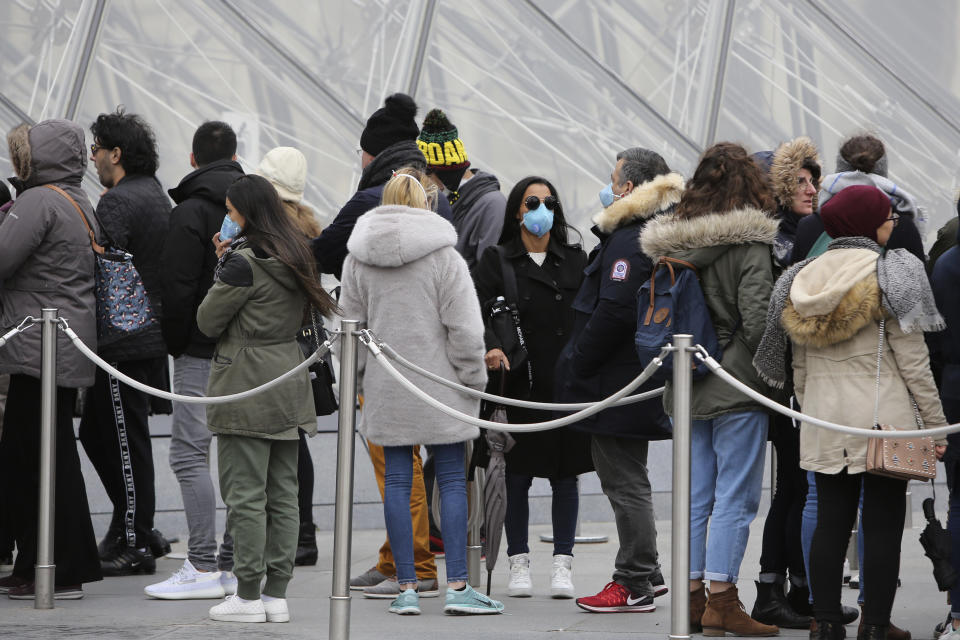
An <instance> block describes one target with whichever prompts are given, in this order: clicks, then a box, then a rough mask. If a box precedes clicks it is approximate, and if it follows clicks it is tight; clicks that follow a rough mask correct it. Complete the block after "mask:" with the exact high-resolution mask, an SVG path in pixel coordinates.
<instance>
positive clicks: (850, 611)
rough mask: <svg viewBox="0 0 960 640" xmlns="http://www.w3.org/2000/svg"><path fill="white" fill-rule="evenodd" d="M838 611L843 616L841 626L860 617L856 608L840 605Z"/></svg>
mask: <svg viewBox="0 0 960 640" xmlns="http://www.w3.org/2000/svg"><path fill="white" fill-rule="evenodd" d="M840 611H841V613H842V615H843V624H850V623H851V622H853V621H854V620H856V619H857V618H859V617H860V612H859V611H857V608H856V607H848V606H847V605H845V604H842V605H840Z"/></svg>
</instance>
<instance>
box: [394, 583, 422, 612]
mask: <svg viewBox="0 0 960 640" xmlns="http://www.w3.org/2000/svg"><path fill="white" fill-rule="evenodd" d="M389 611H390V613H399V614H400V615H402V616H418V615H420V595H419V594H418V593H417V592H416V591H415V590H413V589H407V590H406V591H401V592H400V595H398V596H397V597H396V598H394V600H393V602H391V603H390V609H389Z"/></svg>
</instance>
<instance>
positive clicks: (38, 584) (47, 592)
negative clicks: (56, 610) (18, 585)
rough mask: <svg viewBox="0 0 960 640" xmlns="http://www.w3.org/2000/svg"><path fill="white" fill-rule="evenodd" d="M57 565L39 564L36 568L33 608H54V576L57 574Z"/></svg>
mask: <svg viewBox="0 0 960 640" xmlns="http://www.w3.org/2000/svg"><path fill="white" fill-rule="evenodd" d="M56 571H57V565H55V564H48V565H41V564H38V565H36V567H35V568H34V574H33V575H34V583H33V591H34V596H33V608H34V609H53V594H54V582H53V581H54V576H55V575H56Z"/></svg>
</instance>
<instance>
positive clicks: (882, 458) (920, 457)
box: [867, 319, 937, 480]
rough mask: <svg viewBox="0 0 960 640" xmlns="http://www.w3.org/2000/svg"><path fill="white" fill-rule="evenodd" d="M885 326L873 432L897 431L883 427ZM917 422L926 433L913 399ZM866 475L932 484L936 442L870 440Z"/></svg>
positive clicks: (882, 324)
mask: <svg viewBox="0 0 960 640" xmlns="http://www.w3.org/2000/svg"><path fill="white" fill-rule="evenodd" d="M885 333H886V322H885V320H884V319H881V320H880V340H879V346H878V347H877V396H876V401H875V403H874V409H873V429H874V430H877V431H881V430H882V431H894V430H895V429H894V427H892V426H891V425H886V424H885V425H881V424H880V363H881V361H882V360H883V337H884V335H885ZM910 402H912V403H913V415H914V420H915V421H916V423H917V428H918V429H923V419H922V418H921V417H920V410H919V408H918V407H917V403H916V401H915V400H914V399H913V396H912V395H911V396H910ZM867 473H873V474H876V475H880V476H887V477H888V478H896V479H898V480H933V479H934V478H936V477H937V454H936V450H935V448H934V443H933V438H931V437H930V436H921V435H917V436H914V437H912V438H903V439H901V438H896V439H894V438H870V439H869V440H868V441H867Z"/></svg>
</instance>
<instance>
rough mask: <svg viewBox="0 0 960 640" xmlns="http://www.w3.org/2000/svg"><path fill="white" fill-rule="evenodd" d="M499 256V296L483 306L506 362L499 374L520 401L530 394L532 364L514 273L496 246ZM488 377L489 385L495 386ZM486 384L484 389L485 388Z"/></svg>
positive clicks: (501, 251) (500, 249)
mask: <svg viewBox="0 0 960 640" xmlns="http://www.w3.org/2000/svg"><path fill="white" fill-rule="evenodd" d="M496 251H497V256H498V257H499V258H500V270H501V272H502V274H503V292H504V295H503V296H498V297H497V298H496V299H494V300H490V301H487V303H486V304H485V305H484V306H485V308H486V309H487V313H488V315H489V322H490V328H491V329H492V330H493V332H494V333H495V334H496V336H497V339H498V340H499V341H500V350H501V351H503V353H504V355H505V356H507V360H509V361H510V371H508V372H505V373H500V374H499V375H500V376H506V378H507V380H508V384H507V390H508V395H509V396H510V397H511V398H517V399H520V400H523V399H526V398H528V397H530V389H531V388H533V366H532V365H531V363H530V355H529V354H528V353H527V343H526V340H524V337H523V329H522V328H521V327H520V311H519V308H518V306H517V301H518V300H519V299H520V296H519V294H518V293H517V274H516V272H515V271H514V270H513V265H512V264H510V262H509V261H508V260H507V258H506V255H505V254H504V252H503V247H499V246H498V247H496ZM494 377H496V376H491V380H490V384H489V387H493V386H495V383H494V380H493V378H494ZM489 387H488V388H489Z"/></svg>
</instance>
